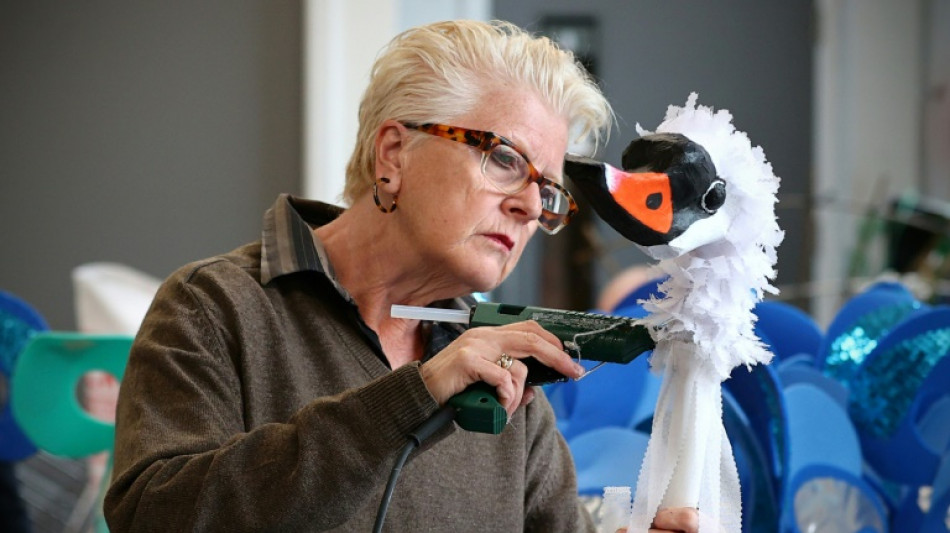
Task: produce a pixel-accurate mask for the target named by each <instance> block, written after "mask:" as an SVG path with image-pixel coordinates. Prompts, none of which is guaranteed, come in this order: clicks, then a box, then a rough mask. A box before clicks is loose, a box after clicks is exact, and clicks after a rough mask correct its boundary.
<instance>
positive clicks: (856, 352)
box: [824, 301, 921, 385]
mask: <svg viewBox="0 0 950 533" xmlns="http://www.w3.org/2000/svg"><path fill="white" fill-rule="evenodd" d="M920 306H921V304H920V302H917V301H913V302H906V303H902V304H896V305H887V306H882V307H879V308H877V309H875V310H873V311H869V312H867V313H865V314H864V315H862V316H861V317H860V318H859V319H858V320H857V321H855V323H854V324H853V325H852V326H851V327H850V328H848V329H847V330H845V331H844V332H843V333H842V334H841V335H839V336H838V337H837V338H835V339H834V341H832V343H831V347H830V349H829V350H828V354H827V356H825V369H824V372H825V373H826V374H828V375H829V376H831V377H833V378H835V379H837V380H838V381H840V382H842V383H844V384H846V385H847V384H849V383H850V382H851V380H852V379H853V378H854V375H855V373H856V372H857V369H858V367H860V366H861V363H863V362H864V359H865V358H866V357H867V356H868V354H869V353H871V352H872V351H873V350H874V348H876V347H877V343H878V341H880V340H881V338H882V337H884V335H886V334H887V333H888V332H889V331H891V329H893V328H894V326H896V325H897V324H899V323H900V322H901V321H902V320H903V319H904V318H905V317H907V315H909V314H910V313H912V312H914V311H916V310H918V309H920Z"/></svg>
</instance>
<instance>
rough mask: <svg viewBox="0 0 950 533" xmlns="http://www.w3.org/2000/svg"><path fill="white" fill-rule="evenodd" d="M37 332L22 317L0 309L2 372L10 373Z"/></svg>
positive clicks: (0, 359) (0, 362) (0, 360)
mask: <svg viewBox="0 0 950 533" xmlns="http://www.w3.org/2000/svg"><path fill="white" fill-rule="evenodd" d="M34 333H36V330H34V329H33V328H32V327H31V326H30V325H28V324H27V323H25V322H24V321H23V320H22V319H20V317H18V316H16V315H12V314H10V313H8V312H6V311H4V310H3V309H0V373H2V374H4V375H8V376H9V375H10V374H11V373H12V372H13V365H14V363H15V362H16V358H17V356H18V355H20V352H21V351H22V350H23V347H24V346H26V342H27V341H28V340H30V337H32V336H33V334H34Z"/></svg>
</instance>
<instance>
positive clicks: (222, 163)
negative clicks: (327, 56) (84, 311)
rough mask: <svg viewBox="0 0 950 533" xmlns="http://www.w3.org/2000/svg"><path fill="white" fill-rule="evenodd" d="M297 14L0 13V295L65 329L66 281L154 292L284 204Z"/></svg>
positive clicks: (293, 150)
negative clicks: (124, 284) (124, 275)
mask: <svg viewBox="0 0 950 533" xmlns="http://www.w3.org/2000/svg"><path fill="white" fill-rule="evenodd" d="M300 11H301V7H300V2H299V0H255V1H251V0H246V1H241V2H233V1H230V0H203V1H201V2H192V1H187V0H174V1H157V0H156V1H147V2H125V1H121V0H112V1H106V0H96V1H84V2H59V1H51V0H46V1H30V2H20V1H15V0H0V250H2V259H0V290H6V291H9V292H13V293H15V294H17V295H19V296H20V297H21V298H23V299H25V300H27V301H28V302H29V303H31V304H32V305H33V306H35V307H36V308H37V309H38V310H39V311H40V312H41V313H42V314H43V315H44V316H45V317H46V319H47V320H48V321H49V322H50V324H51V326H52V327H53V328H57V329H72V328H74V327H75V320H74V317H73V300H72V285H71V282H70V278H69V276H70V271H71V269H72V268H73V267H75V266H77V265H79V264H82V263H86V262H91V261H117V262H120V263H125V264H127V265H130V266H132V267H134V268H137V269H140V270H143V271H145V272H147V273H149V274H151V275H154V276H158V277H165V276H166V275H168V274H169V273H170V272H171V271H172V270H173V269H174V268H176V267H177V266H180V265H182V264H184V263H186V262H188V261H191V260H194V259H199V258H202V257H206V256H209V255H213V254H216V253H219V252H224V251H227V250H230V249H232V248H234V247H236V246H238V245H240V244H241V243H243V242H246V241H250V240H253V239H256V238H257V237H258V235H259V230H260V217H261V215H262V213H263V211H264V210H265V209H266V208H267V206H268V205H269V204H270V203H271V202H272V201H273V199H274V198H275V196H276V195H277V194H278V193H279V192H282V191H286V192H291V193H297V192H299V189H300V134H301V133H300V129H301V126H300V125H301V119H300V112H301V106H300V80H301V72H300V68H301V67H300V65H301V61H300V59H301V58H300V53H301V52H300V51H301V30H300V26H301V24H300Z"/></svg>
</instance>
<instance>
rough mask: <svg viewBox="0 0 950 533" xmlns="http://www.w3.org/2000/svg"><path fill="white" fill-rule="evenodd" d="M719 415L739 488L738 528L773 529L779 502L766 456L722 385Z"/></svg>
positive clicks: (754, 531)
mask: <svg viewBox="0 0 950 533" xmlns="http://www.w3.org/2000/svg"><path fill="white" fill-rule="evenodd" d="M722 415H723V416H722V418H723V426H724V427H725V429H726V435H727V436H728V437H729V443H730V445H731V446H732V455H733V458H734V459H735V461H736V469H737V470H738V473H739V486H740V487H741V490H742V531H743V532H747V533H757V532H759V531H775V530H776V528H777V527H778V517H779V508H778V504H779V502H778V499H777V497H776V494H775V490H774V485H773V483H772V477H771V475H770V469H769V459H768V458H767V457H766V455H765V452H764V451H763V450H762V447H761V446H760V445H759V440H758V438H757V437H756V435H755V432H754V431H753V430H752V426H751V425H749V421H748V419H747V418H746V416H745V413H743V412H742V408H741V407H740V406H739V403H738V402H737V401H736V400H735V398H733V397H732V395H731V394H730V393H729V391H728V390H726V389H723V392H722Z"/></svg>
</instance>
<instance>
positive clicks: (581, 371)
mask: <svg viewBox="0 0 950 533" xmlns="http://www.w3.org/2000/svg"><path fill="white" fill-rule="evenodd" d="M584 372H587V369H586V368H584V367H583V366H581V365H579V364H577V363H574V375H575V377H581V376H583V375H584Z"/></svg>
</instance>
